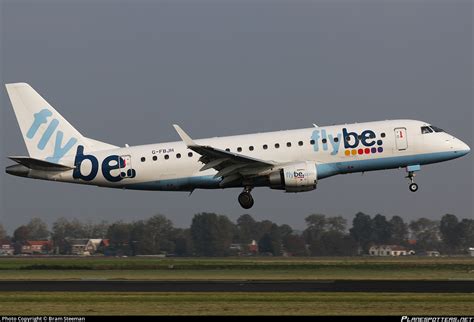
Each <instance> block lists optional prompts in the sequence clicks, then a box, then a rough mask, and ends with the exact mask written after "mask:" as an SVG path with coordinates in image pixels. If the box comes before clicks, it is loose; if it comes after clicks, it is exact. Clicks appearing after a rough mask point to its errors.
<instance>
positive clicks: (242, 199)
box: [238, 191, 253, 209]
mask: <svg viewBox="0 0 474 322" xmlns="http://www.w3.org/2000/svg"><path fill="white" fill-rule="evenodd" d="M238 200H239V204H240V206H242V208H244V209H250V208H252V206H253V198H252V195H251V194H250V192H248V191H244V192H242V193H241V194H240V195H239V198H238Z"/></svg>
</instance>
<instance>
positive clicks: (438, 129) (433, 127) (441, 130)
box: [431, 125, 444, 133]
mask: <svg viewBox="0 0 474 322" xmlns="http://www.w3.org/2000/svg"><path fill="white" fill-rule="evenodd" d="M431 128H432V129H433V131H435V132H437V133H438V132H444V131H443V129H440V128H439V127H437V126H433V125H431Z"/></svg>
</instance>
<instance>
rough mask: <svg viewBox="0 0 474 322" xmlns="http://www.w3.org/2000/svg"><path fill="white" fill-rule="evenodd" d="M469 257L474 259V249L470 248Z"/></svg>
mask: <svg viewBox="0 0 474 322" xmlns="http://www.w3.org/2000/svg"><path fill="white" fill-rule="evenodd" d="M469 255H471V256H472V257H474V247H469Z"/></svg>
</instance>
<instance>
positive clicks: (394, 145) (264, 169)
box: [6, 83, 470, 209]
mask: <svg viewBox="0 0 474 322" xmlns="http://www.w3.org/2000/svg"><path fill="white" fill-rule="evenodd" d="M6 89H7V92H8V95H9V97H10V101H11V104H12V106H13V110H14V112H15V115H16V118H17V121H18V124H19V126H20V130H21V132H22V135H23V139H24V141H25V144H26V147H27V150H28V153H29V156H10V157H9V159H11V160H13V161H15V162H16V163H17V164H15V165H11V166H8V167H7V168H6V173H8V174H10V175H15V176H20V177H26V178H33V179H42V180H50V181H59V182H69V183H79V184H88V185H94V186H99V187H109V188H120V189H133V190H153V191H187V192H190V193H192V192H193V191H194V190H195V189H225V188H243V191H242V192H241V193H240V194H239V196H238V202H239V204H240V205H241V206H242V207H243V208H244V209H249V208H251V207H252V206H253V204H254V199H253V197H252V195H251V191H252V189H254V188H256V187H269V188H271V189H279V190H283V191H285V192H294V193H296V192H306V191H311V190H314V189H316V186H317V184H318V183H319V181H320V180H322V179H325V178H329V177H332V176H335V175H338V174H347V173H356V172H366V171H376V170H386V169H396V168H405V169H406V172H407V176H406V178H408V179H409V181H410V184H409V189H410V191H412V192H416V191H417V190H418V185H417V184H416V183H415V181H414V177H415V172H417V171H420V170H421V166H422V165H427V164H432V163H437V162H443V161H447V160H452V159H456V158H459V157H462V156H464V155H466V154H468V153H469V151H470V148H469V146H468V145H467V144H465V143H464V142H462V141H461V140H459V139H457V138H455V137H454V136H452V135H450V134H448V133H446V132H445V131H443V130H442V129H440V128H439V127H437V126H433V125H430V124H428V123H426V122H422V121H416V120H386V121H377V122H366V123H354V124H343V125H332V126H317V125H315V124H313V127H311V128H305V129H297V130H286V131H277V132H267V133H257V134H245V135H235V136H227V137H216V138H210V139H199V140H193V139H192V138H191V137H190V136H189V135H188V134H187V133H186V132H185V131H184V130H183V129H182V128H181V127H180V126H178V125H173V126H174V128H175V130H176V132H177V134H178V135H179V137H180V138H181V140H180V141H176V142H166V143H157V144H149V145H140V146H129V145H125V147H119V146H115V145H112V144H108V143H104V142H101V141H98V140H94V139H91V138H87V137H85V136H83V135H82V134H81V133H79V132H78V131H77V130H76V129H75V128H74V127H73V126H72V125H71V124H70V123H69V122H68V121H66V119H65V118H63V117H62V116H61V115H60V114H59V113H58V112H57V111H56V110H55V109H54V108H53V107H52V106H51V105H50V104H48V102H46V100H45V99H43V98H42V97H41V96H40V95H39V94H38V93H37V92H36V91H35V90H34V89H33V88H32V87H31V86H30V85H28V84H26V83H14V84H6ZM137 126H139V125H138V124H137Z"/></svg>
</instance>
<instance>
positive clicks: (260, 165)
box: [173, 124, 276, 186]
mask: <svg viewBox="0 0 474 322" xmlns="http://www.w3.org/2000/svg"><path fill="white" fill-rule="evenodd" d="M173 127H174V128H175V130H176V132H178V135H179V136H180V137H181V139H182V140H183V141H184V143H185V144H186V146H187V147H188V149H191V150H193V151H194V152H196V153H198V154H200V155H201V158H199V161H201V162H202V163H204V166H203V167H202V168H201V169H200V170H199V171H204V170H208V169H215V170H216V171H217V173H216V175H215V176H214V177H215V178H219V177H221V178H222V181H221V183H220V184H221V186H225V185H227V184H229V183H231V182H233V181H236V180H239V179H243V178H245V177H254V176H258V175H259V174H260V173H261V172H262V171H265V170H268V169H271V168H273V167H275V166H276V163H274V162H273V161H265V160H260V159H255V158H252V157H249V156H246V155H242V154H238V153H233V152H228V151H225V150H221V149H218V148H214V147H212V146H208V145H199V144H196V143H195V142H194V141H193V139H191V137H190V136H189V135H187V134H186V132H184V131H183V129H181V127H179V126H178V125H176V124H173Z"/></svg>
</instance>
